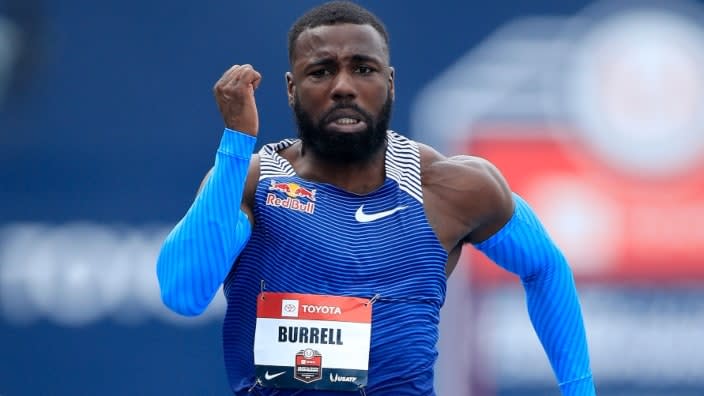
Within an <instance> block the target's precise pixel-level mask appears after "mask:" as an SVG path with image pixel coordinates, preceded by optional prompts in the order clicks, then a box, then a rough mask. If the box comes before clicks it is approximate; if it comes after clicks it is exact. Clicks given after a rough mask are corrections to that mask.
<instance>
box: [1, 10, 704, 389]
mask: <svg viewBox="0 0 704 396" xmlns="http://www.w3.org/2000/svg"><path fill="white" fill-rule="evenodd" d="M319 3H320V2H319V1H297V2H290V1H283V0H280V1H273V0H272V1H210V2H200V3H199V2H192V1H183V0H172V1H170V2H164V1H156V0H140V1H134V0H123V1H115V0H109V1H102V2H94V1H87V0H64V1H60V2H59V1H51V0H48V1H47V0H0V164H1V165H2V166H0V395H2V396H16V395H96V394H101V395H104V396H108V395H164V394H176V395H226V394H228V389H229V388H228V384H227V382H226V377H225V372H224V367H223V361H222V350H221V324H222V315H223V310H224V301H223V297H222V296H221V295H220V296H218V298H217V299H216V301H214V303H213V304H212V306H211V307H210V308H209V310H208V311H207V312H206V314H204V315H203V316H201V317H199V318H191V319H186V318H180V317H177V316H176V315H174V314H171V313H169V312H167V311H166V309H165V308H163V307H162V305H161V302H160V300H159V292H158V286H157V283H156V276H155V258H156V254H157V252H158V249H159V246H160V243H161V241H162V239H163V238H164V236H165V235H166V233H167V232H168V230H169V229H170V228H171V227H172V226H173V225H174V224H175V223H176V222H177V221H178V219H179V218H180V217H181V216H182V215H183V213H185V210H186V209H187V208H188V206H189V205H190V203H191V200H192V199H193V196H194V194H195V191H196V189H197V187H198V184H199V182H200V180H201V178H202V177H203V175H204V174H205V173H206V171H207V170H208V169H209V167H210V166H211V163H212V161H213V158H214V151H215V149H216V147H217V144H218V141H219V137H220V135H221V131H222V127H223V124H222V121H221V120H220V118H219V114H218V112H217V109H216V106H215V103H214V100H213V98H212V94H211V87H212V85H213V84H214V82H215V81H216V80H217V79H218V78H219V77H220V75H221V74H222V73H223V72H224V71H225V70H226V69H227V68H228V67H229V66H230V65H231V64H234V63H251V64H253V65H254V66H255V67H256V68H257V69H258V70H259V71H260V72H261V73H262V75H263V82H262V85H261V86H260V88H259V90H258V91H257V100H258V105H259V112H260V113H259V114H260V117H261V128H260V130H261V132H260V139H259V146H261V144H263V143H265V142H269V141H273V140H278V139H281V138H284V137H291V136H294V135H295V130H294V129H293V123H292V116H291V114H290V109H289V108H288V106H287V102H286V95H285V84H284V73H285V72H286V71H287V70H288V63H287V56H286V33H287V29H288V27H289V26H290V25H291V23H293V22H294V20H295V19H296V17H297V16H299V15H300V14H301V13H303V12H304V11H305V10H307V9H309V8H310V7H312V6H314V5H316V4H319ZM360 3H361V4H362V5H365V6H367V7H368V8H370V9H371V10H372V11H373V12H375V13H377V14H378V15H379V16H380V17H381V18H382V19H383V21H384V22H385V23H386V25H387V28H388V29H389V31H390V35H391V54H392V63H393V64H394V66H395V67H396V93H397V95H396V103H395V107H394V117H393V121H392V127H393V128H394V129H395V130H397V131H399V132H402V133H405V134H407V135H409V136H411V137H413V138H415V139H417V140H419V141H422V142H425V143H429V144H432V145H434V146H436V147H437V148H438V149H439V150H441V151H443V152H444V153H446V154H448V155H450V154H460V153H464V154H473V155H479V156H484V157H486V158H488V159H490V160H491V161H493V162H494V163H495V164H497V165H498V166H499V167H500V168H501V170H502V171H503V173H504V175H505V176H506V177H507V179H508V180H509V182H510V183H511V185H512V187H513V189H514V190H515V191H517V192H519V193H520V194H522V195H523V196H524V197H525V198H526V199H527V200H528V201H529V202H531V203H532V204H533V206H534V207H535V209H536V210H537V211H538V213H539V215H540V216H541V218H542V219H543V221H544V222H545V224H546V227H547V228H548V229H549V230H550V232H551V234H552V235H553V237H554V239H555V240H556V241H557V243H558V244H559V245H560V246H561V247H562V248H563V250H564V251H565V254H566V255H567V256H568V258H569V260H570V262H571V264H572V266H573V269H574V272H575V275H576V278H577V284H578V288H579V290H580V294H581V299H582V307H583V311H584V317H585V322H586V327H587V331H588V336H589V342H590V348H591V354H592V366H593V371H594V375H595V378H596V382H597V385H598V388H599V394H600V395H609V396H610V395H613V396H628V395H639V396H655V395H658V396H661V395H662V396H665V395H668V396H689V395H692V396H694V395H704V262H703V259H702V251H704V231H703V230H704V228H702V227H701V225H700V224H701V223H702V221H704V111H703V110H704V3H702V2H698V1H686V2H685V1H668V2H663V1H637V0H634V1H607V2H588V1H577V0H574V1H569V0H566V1H560V2H555V1H548V0H534V1H531V2H515V1H510V0H495V1H493V2H491V5H489V4H488V3H486V2H482V3H475V4H472V2H462V1H444V2H439V3H433V5H432V6H430V5H429V4H428V2H426V1H416V0H409V1H404V2H402V3H401V2H392V1H386V2H381V1H376V2H375V1H360ZM441 332H442V337H441V341H440V345H439V349H440V358H439V361H438V364H437V388H438V394H439V395H442V396H445V395H472V396H514V395H515V396H518V395H521V396H524V395H525V396H538V395H557V394H558V392H557V391H556V389H555V388H556V386H555V380H554V377H553V375H552V373H551V371H550V367H549V365H548V363H547V360H546V358H545V356H544V354H543V352H542V349H541V348H540V345H539V343H538V341H537V338H536V337H535V335H534V332H533V331H532V329H531V327H530V322H529V321H528V317H527V313H526V309H525V303H524V297H523V290H522V288H521V287H520V285H519V283H518V282H517V280H516V279H515V278H513V277H511V276H508V275H506V274H505V273H503V272H502V271H501V270H498V269H497V268H496V267H495V266H494V265H492V264H490V263H488V262H487V261H486V260H484V259H483V258H481V257H479V256H478V255H476V253H475V252H474V251H472V250H471V248H467V250H466V251H465V252H464V254H463V257H462V263H461V265H460V266H459V268H458V269H457V270H456V272H455V274H453V277H452V278H451V279H450V287H449V294H448V299H447V303H446V305H445V307H444V308H443V323H442V329H441Z"/></svg>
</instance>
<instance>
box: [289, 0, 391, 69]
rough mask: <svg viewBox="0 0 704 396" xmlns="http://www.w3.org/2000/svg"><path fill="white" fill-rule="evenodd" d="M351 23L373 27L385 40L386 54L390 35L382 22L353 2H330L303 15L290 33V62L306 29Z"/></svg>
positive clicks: (388, 49)
mask: <svg viewBox="0 0 704 396" xmlns="http://www.w3.org/2000/svg"><path fill="white" fill-rule="evenodd" d="M338 23H351V24H355V25H371V26H372V27H373V28H374V29H375V30H376V31H377V32H379V34H380V35H381V37H382V38H383V39H384V43H385V44H386V52H387V53H388V52H389V51H390V48H389V34H388V33H387V31H386V27H385V26H384V24H383V23H382V22H381V20H380V19H379V18H378V17H377V16H376V15H374V14H373V13H372V12H371V11H369V10H367V9H366V8H364V7H362V6H360V5H358V4H355V3H353V2H351V1H330V2H327V3H325V4H322V5H319V6H317V7H315V8H312V9H311V10H309V11H308V12H306V13H305V14H303V15H301V16H300V17H299V18H298V19H297V20H296V22H294V24H293V25H292V26H291V29H289V31H288V60H289V63H293V52H294V47H295V44H296V40H297V39H298V36H300V35H301V33H303V31H305V30H306V29H311V28H315V27H318V26H328V25H336V24H338Z"/></svg>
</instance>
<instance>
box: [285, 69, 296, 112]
mask: <svg viewBox="0 0 704 396" xmlns="http://www.w3.org/2000/svg"><path fill="white" fill-rule="evenodd" d="M286 94H287V95H288V105H289V107H293V99H294V98H295V97H296V84H295V83H294V82H293V74H292V73H291V72H286Z"/></svg>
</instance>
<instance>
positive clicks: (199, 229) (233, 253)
mask: <svg viewBox="0 0 704 396" xmlns="http://www.w3.org/2000/svg"><path fill="white" fill-rule="evenodd" d="M255 142H256V138H254V137H252V136H249V135H245V134H243V133H240V132H235V131H231V130H228V129H225V132H224V133H223V136H222V140H221V141H220V147H219V148H218V151H217V154H216V156H215V165H214V166H213V171H212V173H211V174H210V177H208V180H206V182H205V184H204V185H203V188H202V189H201V191H200V193H199V194H198V196H197V197H196V199H195V201H194V202H193V204H192V205H191V208H190V209H189V210H188V212H187V213H186V215H185V216H184V217H183V219H181V221H180V222H179V223H178V224H177V225H176V226H175V227H174V229H173V230H171V233H169V235H168V236H167V237H166V240H165V241H164V244H163V246H162V247H161V252H160V253H159V258H158V260H157V278H158V279H159V286H160V287H161V299H162V300H163V301H164V304H165V305H166V306H168V307H169V308H171V309H172V310H174V311H176V312H178V313H180V314H182V315H198V314H200V313H201V312H203V311H204V310H205V308H206V307H207V306H208V304H210V301H211V300H212V299H213V297H214V296H215V293H216V292H217V290H218V288H219V287H220V284H222V282H223V280H224V279H225V277H226V276H227V274H228V272H229V271H230V268H231V266H232V263H233V261H234V260H235V258H236V257H237V256H238V255H239V253H240V252H241V251H242V248H243V247H244V245H245V244H246V243H247V241H248V240H249V237H250V235H251V232H252V230H251V228H252V227H251V224H250V222H249V220H248V219H247V216H246V215H245V214H244V212H242V211H241V210H240V203H241V201H242V193H243V191H244V184H245V180H246V178H247V170H248V168H249V162H250V159H251V156H252V151H253V149H254V144H255Z"/></svg>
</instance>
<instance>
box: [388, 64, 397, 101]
mask: <svg viewBox="0 0 704 396" xmlns="http://www.w3.org/2000/svg"><path fill="white" fill-rule="evenodd" d="M394 73H395V70H394V68H393V66H389V93H390V94H391V100H394V97H395V95H396V91H395V90H394Z"/></svg>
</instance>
